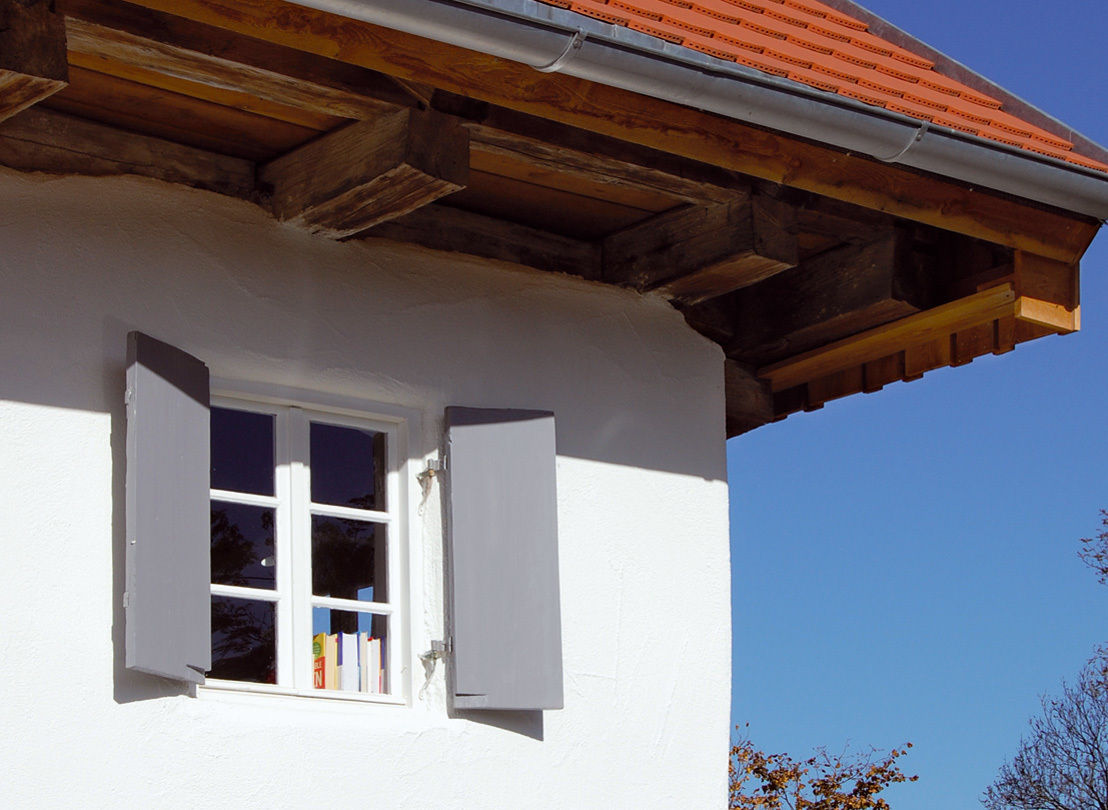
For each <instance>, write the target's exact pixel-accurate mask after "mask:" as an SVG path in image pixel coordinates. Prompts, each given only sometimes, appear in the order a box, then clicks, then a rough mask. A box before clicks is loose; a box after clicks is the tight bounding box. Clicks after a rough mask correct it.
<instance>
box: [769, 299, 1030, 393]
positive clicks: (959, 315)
mask: <svg viewBox="0 0 1108 810" xmlns="http://www.w3.org/2000/svg"><path fill="white" fill-rule="evenodd" d="M1015 306H1016V296H1015V292H1014V290H1013V287H1012V285H1011V284H1000V285H998V286H996V287H994V288H992V289H989V290H985V291H983V292H980V293H976V294H975V295H971V296H968V297H966V298H961V299H959V300H957V301H953V302H951V303H949V304H943V305H942V306H938V307H935V308H933V309H930V310H927V311H925V312H920V313H917V314H915V315H911V316H909V317H907V318H902V319H900V320H897V321H894V322H892V323H888V324H885V325H883V326H879V327H877V328H876V329H871V330H869V331H867V332H864V333H862V334H860V335H854V336H852V337H849V338H846V339H844V340H840V341H837V342H835V343H832V344H829V345H827V346H822V347H820V348H818V349H814V350H812V351H809V352H805V353H803V354H800V355H797V356H795V357H791V358H789V359H788V360H784V361H782V362H780V363H775V364H773V365H770V366H766V367H763V368H760V369H759V370H758V376H759V377H762V378H763V379H766V380H768V381H769V382H770V385H771V386H772V388H773V390H774V391H782V390H785V389H787V388H792V387H793V386H796V385H800V384H802V383H807V382H809V381H810V380H814V379H817V378H819V377H823V376H826V375H828V374H833V373H835V372H838V371H842V370H844V369H849V368H852V367H854V366H860V365H862V364H863V363H868V362H870V361H871V360H878V359H880V358H882V357H886V356H887V355H889V354H891V353H893V352H896V351H899V350H901V349H903V350H905V351H906V352H907V353H908V354H907V355H906V357H905V366H906V368H905V373H906V375H908V376H917V375H919V374H922V373H923V372H924V371H927V370H930V368H935V367H938V366H939V365H949V363H950V346H951V335H953V334H955V333H956V332H958V331H961V330H963V329H969V328H971V327H974V326H978V325H980V324H984V323H992V322H993V321H995V320H996V319H997V318H1003V317H1005V316H1009V315H1011V314H1012V313H1013V311H1014V309H1015ZM944 345H945V349H943V346H944ZM913 353H915V354H921V353H922V354H927V355H928V358H927V359H921V360H919V361H916V360H914V359H913V356H912V355H913ZM932 355H934V356H933V357H932ZM932 361H933V363H934V365H932V364H931V363H932Z"/></svg>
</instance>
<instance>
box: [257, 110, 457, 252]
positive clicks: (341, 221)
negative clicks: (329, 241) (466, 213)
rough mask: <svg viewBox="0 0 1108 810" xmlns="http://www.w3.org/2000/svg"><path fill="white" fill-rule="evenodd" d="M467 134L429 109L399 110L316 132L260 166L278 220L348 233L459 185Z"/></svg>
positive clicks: (330, 233)
mask: <svg viewBox="0 0 1108 810" xmlns="http://www.w3.org/2000/svg"><path fill="white" fill-rule="evenodd" d="M468 172H469V135H468V133H467V132H466V131H465V129H463V128H462V127H461V126H459V125H458V124H457V123H456V122H455V121H454V120H453V119H451V118H449V117H447V116H444V115H441V114H439V113H435V112H420V111H418V110H399V111H397V112H393V113H389V114H387V115H383V116H381V117H380V118H377V119H375V120H373V121H360V122H357V123H354V124H350V125H349V126H346V127H343V128H342V129H339V130H337V131H335V132H332V133H329V134H327V135H324V136H323V137H322V138H319V139H317V140H315V141H312V142H311V143H308V144H306V145H304V146H302V147H300V148H299V149H296V150H294V151H292V152H290V153H289V154H287V155H284V156H283V157H280V158H278V159H277V160H274V161H272V162H270V163H268V164H266V165H265V166H263V167H262V168H261V170H260V171H259V179H260V180H261V182H262V183H263V184H265V186H268V187H270V188H272V195H273V198H272V208H273V212H274V214H275V215H276V216H277V218H278V219H281V220H286V221H291V222H295V223H298V224H302V225H306V226H308V227H310V228H311V229H312V230H314V231H317V232H320V233H324V234H326V235H328V236H331V237H334V238H342V237H347V236H351V235H353V234H356V233H359V232H361V231H364V230H366V229H367V228H371V227H373V226H374V225H377V224H379V223H382V222H385V221H387V220H390V219H394V218H396V217H398V216H402V215H404V214H407V213H409V212H410V211H413V210H415V209H416V208H419V207H420V206H423V205H426V204H427V203H429V202H432V201H433V200H437V199H438V198H440V197H442V196H445V195H447V194H450V193H451V192H454V191H457V190H458V189H459V188H462V187H464V186H465V183H466V177H467V175H468Z"/></svg>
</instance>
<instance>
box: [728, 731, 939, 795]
mask: <svg viewBox="0 0 1108 810" xmlns="http://www.w3.org/2000/svg"><path fill="white" fill-rule="evenodd" d="M911 747H912V744H911V743H908V744H907V745H905V746H904V747H903V748H894V749H893V750H892V751H890V752H889V753H888V754H887V755H879V754H878V753H877V752H876V751H875V752H871V754H870V755H868V756H865V755H856V756H849V755H848V754H846V753H844V754H842V755H839V756H833V755H831V754H829V753H827V751H826V750H824V749H819V750H818V751H817V753H816V755H815V756H813V757H810V758H808V759H805V760H794V759H792V758H791V757H789V756H788V755H787V754H764V753H762V752H761V751H759V750H758V749H756V748H755V747H754V745H753V743H751V741H750V740H749V739H747V738H745V737H744V738H743V739H741V740H739V742H737V743H736V744H735V745H734V746H732V748H731V765H730V770H731V803H730V807H731V810H870V809H871V808H872V809H873V810H889V808H890V805H889V803H888V801H887V800H885V799H883V798H881V797H880V796H879V795H878V794H880V793H882V792H883V791H884V790H885V788H887V787H888V786H889V785H893V784H896V783H898V782H915V781H916V779H918V778H919V777H916V776H905V775H904V773H902V772H901V770H900V766H899V765H898V764H897V760H898V759H899V758H900V757H902V756H904V755H905V754H907V753H908V749H909V748H911Z"/></svg>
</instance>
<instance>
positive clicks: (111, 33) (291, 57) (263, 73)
mask: <svg viewBox="0 0 1108 810" xmlns="http://www.w3.org/2000/svg"><path fill="white" fill-rule="evenodd" d="M64 2H65V12H66V19H65V23H66V35H67V40H68V48H69V58H70V61H71V62H72V63H74V64H79V65H81V66H83V67H88V68H90V69H93V70H97V71H100V72H103V73H108V74H110V75H113V76H118V77H119V78H125V79H135V80H139V81H143V82H145V83H148V84H153V85H154V86H157V87H160V88H161V89H164V90H171V91H173V92H187V93H188V94H197V95H199V97H205V96H206V95H211V96H212V98H211V99H210V100H216V101H218V100H222V97H223V94H224V93H225V92H233V93H242V94H245V95H246V96H247V97H253V98H256V99H263V100H266V101H269V102H273V103H276V104H280V105H283V106H288V107H293V108H296V109H300V110H304V111H308V112H311V113H316V114H322V115H327V116H336V117H338V118H351V119H363V118H371V117H374V116H376V115H379V114H381V113H382V112H385V111H387V110H390V109H396V108H397V107H398V106H413V105H414V104H415V103H416V101H415V100H414V99H413V98H412V97H411V95H410V93H409V92H408V91H407V90H405V89H403V88H401V87H400V86H399V85H398V84H397V83H396V82H395V80H393V79H391V78H389V77H387V76H383V75H381V74H378V73H374V72H372V71H367V70H365V69H362V68H357V67H353V66H350V65H348V64H346V63H343V62H339V61H336V60H332V59H324V58H321V57H319V56H316V55H313V54H308V53H305V52H303V51H300V50H295V49H293V48H285V47H281V46H279V45H274V44H271V43H268V42H262V41H258V40H254V39H248V38H245V37H242V36H238V35H236V34H232V33H230V32H227V31H224V30H221V29H219V28H215V27H213V26H208V25H203V24H200V23H196V22H192V21H189V20H185V19H182V18H180V17H175V16H173V15H169V14H162V13H159V12H156V11H152V10H150V9H146V8H141V7H139V6H134V5H131V4H129V3H106V2H103V0H64ZM206 91H208V92H206ZM247 103H249V102H247Z"/></svg>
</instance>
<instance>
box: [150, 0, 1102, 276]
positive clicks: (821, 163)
mask: <svg viewBox="0 0 1108 810" xmlns="http://www.w3.org/2000/svg"><path fill="white" fill-rule="evenodd" d="M140 5H143V6H145V7H148V8H152V9H156V10H159V11H163V12H166V13H169V14H174V15H177V16H181V17H185V18H187V19H191V20H194V21H197V22H202V23H207V24H209V25H213V26H217V27H220V28H223V29H226V30H229V31H233V32H236V33H239V34H243V35H245V36H248V37H252V38H254V39H257V40H262V41H264V42H269V43H274V44H278V45H283V46H285V47H288V48H294V49H297V50H301V51H305V52H308V53H313V54H316V55H319V56H325V57H328V58H331V59H335V60H339V61H342V62H346V63H349V64H353V65H357V66H360V67H364V68H369V69H372V70H375V71H379V72H381V73H384V74H387V75H390V76H393V77H395V78H397V79H400V80H403V81H410V82H415V83H419V84H423V85H430V86H432V87H435V88H439V89H441V90H446V91H449V92H452V93H458V94H461V95H464V96H467V97H470V98H473V99H477V100H479V101H485V102H489V103H492V104H496V105H499V106H502V107H506V108H509V109H513V110H517V111H520V112H526V113H529V114H531V115H535V116H539V117H541V118H545V119H547V120H551V121H556V122H559V123H562V124H568V125H570V126H574V127H578V128H581V129H584V130H587V131H591V132H596V133H599V134H603V135H608V136H611V137H614V138H618V139H620V140H624V141H627V142H630V143H635V144H638V145H640V146H646V147H650V148H653V149H658V150H661V151H663V152H668V153H672V154H675V155H679V156H682V157H685V158H690V159H693V160H696V161H700V162H703V163H708V164H712V165H716V166H720V167H723V168H725V169H729V170H732V171H736V172H741V173H743V174H747V175H750V176H753V177H758V178H762V179H765V180H770V181H772V182H775V183H780V184H783V185H786V186H792V187H795V188H799V189H804V190H806V191H811V192H814V193H817V194H821V195H825V196H827V197H831V198H833V199H837V200H843V201H846V202H850V203H854V204H856V205H861V206H864V207H867V208H871V209H874V210H878V211H883V212H886V213H890V214H894V215H896V216H899V217H903V218H905V219H908V220H913V221H916V222H921V223H925V224H928V225H933V226H936V227H939V228H942V229H944V230H949V231H954V232H956V233H961V234H964V235H967V236H973V237H975V238H979V239H984V240H987V241H990V242H994V243H997V244H1001V245H1005V246H1008V247H1011V248H1016V249H1020V250H1026V251H1028V252H1029V253H1034V254H1036V255H1039V256H1043V257H1046V258H1050V259H1054V260H1058V261H1062V262H1070V263H1072V262H1076V261H1077V260H1078V259H1079V258H1080V256H1081V255H1082V254H1083V253H1084V251H1085V249H1086V248H1087V247H1088V245H1089V242H1090V241H1091V240H1092V237H1093V235H1094V234H1095V232H1096V227H1097V226H1096V224H1095V223H1093V222H1091V221H1089V220H1087V219H1084V218H1075V217H1073V216H1069V215H1066V214H1064V213H1062V212H1058V211H1055V210H1052V209H1047V208H1044V207H1040V206H1036V205H1033V204H1031V203H1026V202H1021V201H1019V200H1016V199H1013V198H1009V197H1005V196H1002V195H999V194H991V193H983V192H980V191H975V190H973V189H971V188H967V187H964V186H961V185H958V184H956V183H953V182H950V181H946V180H943V179H941V178H937V177H933V176H930V175H925V174H922V173H918V172H915V171H911V170H908V169H905V168H903V167H897V166H891V165H887V164H883V163H879V162H876V161H873V160H870V159H867V158H863V157H859V156H856V155H852V154H847V153H844V152H840V151H837V150H835V149H832V148H830V147H826V146H821V145H819V144H813V143H808V142H803V141H799V140H795V139H792V138H789V137H786V136H783V135H779V134H775V133H773V132H769V131H766V130H761V129H758V128H756V127H752V126H747V125H743V124H739V123H737V122H735V121H732V120H730V119H727V118H724V117H722V116H718V115H713V114H710V113H705V112H701V111H698V110H693V109H690V108H687V107H683V106H681V105H678V104H674V103H671V102H667V101H663V100H660V99H656V98H651V97H647V96H641V95H638V94H634V93H630V92H627V91H624V90H620V89H617V88H613V87H607V86H604V85H600V84H595V83H591V82H587V81H584V80H581V79H577V78H574V77H571V76H564V75H561V74H547V73H540V72H538V71H535V70H533V69H532V68H530V67H528V66H525V65H521V64H518V63H513V62H509V61H507V60H503V59H498V58H496V57H492V56H488V55H484V54H480V53H475V52H472V51H467V50H464V49H461V48H457V47H454V46H451V45H446V44H442V43H430V42H429V41H428V40H426V39H423V38H420V37H416V36H412V35H409V34H405V33H402V32H398V31H392V30H388V29H384V28H380V27H378V26H374V25H371V24H368V23H365V22H361V21H358V20H352V19H348V18H345V17H340V16H337V15H333V14H328V13H325V12H320V11H317V10H314V9H309V8H305V7H303V6H296V5H292V4H289V3H285V2H280V0H248V1H246V2H242V1H240V0H141V2H140Z"/></svg>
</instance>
